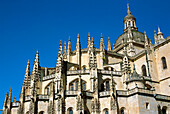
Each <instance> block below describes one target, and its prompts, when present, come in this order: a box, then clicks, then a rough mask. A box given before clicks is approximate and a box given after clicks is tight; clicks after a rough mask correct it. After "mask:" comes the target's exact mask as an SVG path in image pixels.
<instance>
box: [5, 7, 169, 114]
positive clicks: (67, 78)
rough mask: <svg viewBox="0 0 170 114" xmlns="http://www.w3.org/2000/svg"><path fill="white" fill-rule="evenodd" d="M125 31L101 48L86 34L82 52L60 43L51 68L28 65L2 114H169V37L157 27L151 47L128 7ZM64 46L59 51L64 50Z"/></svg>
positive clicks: (36, 61) (9, 96) (102, 41)
mask: <svg viewBox="0 0 170 114" xmlns="http://www.w3.org/2000/svg"><path fill="white" fill-rule="evenodd" d="M123 22H124V33H123V34H121V35H120V36H119V37H118V38H117V40H116V42H115V44H114V45H113V46H112V45H111V42H110V39H109V38H108V43H107V49H106V48H105V44H104V40H103V36H102V34H101V39H100V48H96V47H95V45H94V44H95V42H94V40H93V37H91V36H90V34H88V41H87V48H85V49H82V48H81V43H80V38H79V35H78V36H77V43H76V50H72V47H71V40H70V38H69V40H68V45H66V43H64V45H62V42H61V41H60V44H59V51H58V57H57V62H56V67H55V68H46V67H42V66H41V65H40V64H39V52H38V51H37V53H36V55H35V61H34V65H33V70H32V73H30V63H29V61H28V63H27V67H26V72H25V79H24V82H23V85H22V90H21V93H20V96H19V101H16V97H14V100H13V101H11V99H12V95H11V94H12V93H11V92H12V91H11V89H10V91H9V93H8V92H7V94H6V97H5V100H4V105H3V114H170V43H169V42H170V36H169V37H167V38H164V37H163V33H162V32H161V31H160V29H159V28H158V31H157V32H156V31H155V32H154V40H155V41H154V44H152V43H151V40H150V39H149V38H148V37H147V34H146V32H144V33H142V32H139V31H138V28H137V26H136V18H135V17H134V16H133V15H132V14H131V12H130V9H129V7H128V8H127V15H126V16H125V18H124V21H123ZM62 46H63V47H62Z"/></svg>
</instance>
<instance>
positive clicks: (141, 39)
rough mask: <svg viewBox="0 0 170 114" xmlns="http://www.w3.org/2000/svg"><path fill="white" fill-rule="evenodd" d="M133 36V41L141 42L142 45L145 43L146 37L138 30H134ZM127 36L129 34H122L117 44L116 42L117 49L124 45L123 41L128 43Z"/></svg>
mask: <svg viewBox="0 0 170 114" xmlns="http://www.w3.org/2000/svg"><path fill="white" fill-rule="evenodd" d="M132 35H133V40H134V41H136V42H140V43H144V42H145V36H144V33H141V32H139V31H137V30H132ZM127 36H128V32H124V33H123V34H121V35H120V36H119V37H118V38H117V40H116V42H115V45H114V46H115V47H117V46H119V45H121V44H122V43H123V40H124V41H125V42H126V41H127Z"/></svg>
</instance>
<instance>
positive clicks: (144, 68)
mask: <svg viewBox="0 0 170 114" xmlns="http://www.w3.org/2000/svg"><path fill="white" fill-rule="evenodd" d="M142 75H143V76H147V74H146V66H145V65H142Z"/></svg>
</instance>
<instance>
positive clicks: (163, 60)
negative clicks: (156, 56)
mask: <svg viewBox="0 0 170 114" xmlns="http://www.w3.org/2000/svg"><path fill="white" fill-rule="evenodd" d="M161 59H162V66H163V69H166V68H167V64H166V58H165V57H162V58H161Z"/></svg>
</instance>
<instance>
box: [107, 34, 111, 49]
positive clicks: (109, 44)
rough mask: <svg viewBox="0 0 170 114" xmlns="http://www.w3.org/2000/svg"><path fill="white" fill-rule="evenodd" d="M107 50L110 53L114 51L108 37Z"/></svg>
mask: <svg viewBox="0 0 170 114" xmlns="http://www.w3.org/2000/svg"><path fill="white" fill-rule="evenodd" d="M107 50H108V51H111V50H112V47H111V43H110V38H109V37H108V45H107Z"/></svg>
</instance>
